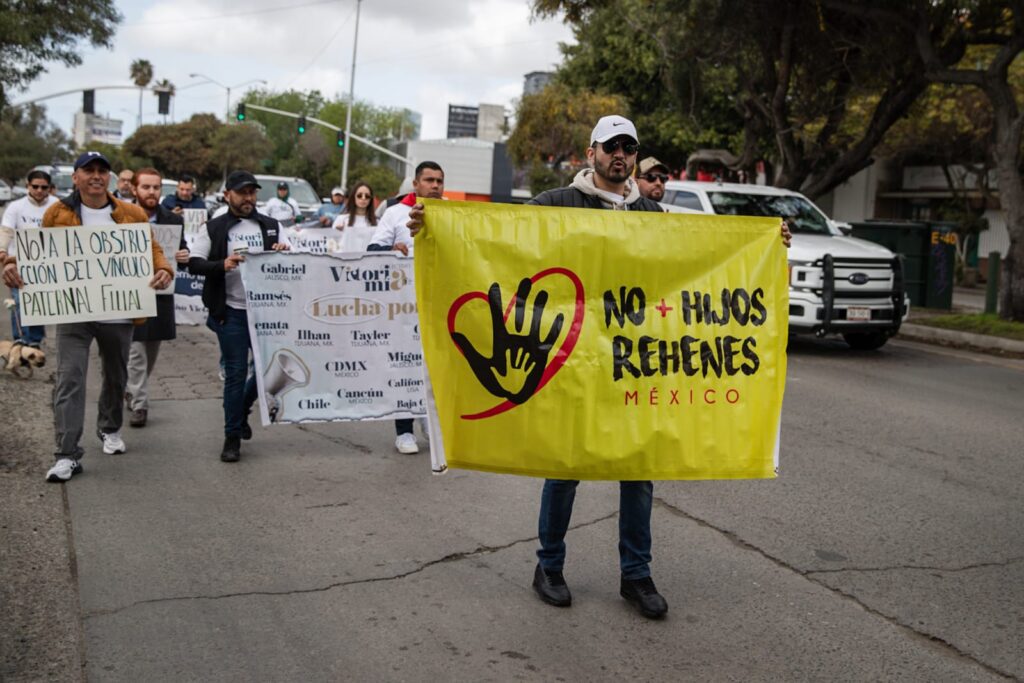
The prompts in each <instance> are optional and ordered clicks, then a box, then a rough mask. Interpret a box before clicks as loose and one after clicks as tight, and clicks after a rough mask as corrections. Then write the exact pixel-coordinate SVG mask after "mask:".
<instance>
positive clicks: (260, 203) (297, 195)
mask: <svg viewBox="0 0 1024 683" xmlns="http://www.w3.org/2000/svg"><path fill="white" fill-rule="evenodd" d="M256 182H258V183H259V184H260V190H259V194H258V195H257V197H256V208H257V209H259V210H260V211H262V210H263V207H264V206H266V203H267V202H268V201H270V199H271V198H272V197H276V196H277V184H278V183H280V182H285V183H288V192H289V193H290V195H291V197H292V198H293V199H294V200H295V201H296V202H298V204H299V210H300V211H301V212H302V219H303V220H309V219H310V218H311V217H312V216H315V215H316V212H317V209H319V208H320V205H321V204H322V202H321V201H320V197H319V196H317V194H316V190H314V189H313V186H312V185H310V184H309V182H308V181H306V180H303V179H302V178H291V177H288V176H283V175H257V176H256ZM217 196H219V197H223V196H224V184H223V183H221V185H220V189H218V190H217ZM299 222H301V221H299Z"/></svg>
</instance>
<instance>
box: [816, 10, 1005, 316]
mask: <svg viewBox="0 0 1024 683" xmlns="http://www.w3.org/2000/svg"><path fill="white" fill-rule="evenodd" d="M822 2H823V4H824V5H825V6H827V7H829V8H831V9H833V10H834V11H838V12H842V13H844V14H845V15H847V16H850V17H854V18H856V19H857V20H859V21H862V22H863V23H864V24H865V25H866V26H868V27H870V28H871V30H874V31H885V32H887V33H889V34H892V35H893V36H896V37H897V38H898V39H899V40H901V41H903V42H904V43H907V44H909V45H911V46H913V49H914V50H915V51H916V53H917V55H918V57H919V59H920V60H921V62H922V64H923V69H922V72H921V77H922V78H924V79H926V80H927V81H928V82H931V83H945V84H949V85H958V86H965V87H971V88H977V89H978V90H980V91H981V92H982V93H984V95H985V97H986V98H987V99H988V102H989V104H990V106H991V111H992V120H993V127H992V137H991V140H990V142H989V145H988V149H987V153H988V155H989V157H990V158H991V159H992V160H993V161H994V165H995V170H996V178H997V182H998V188H999V202H1000V205H1001V206H1002V210H1003V213H1004V215H1005V216H1006V227H1007V230H1008V232H1009V236H1010V248H1009V250H1008V251H1007V254H1006V256H1005V258H1004V260H1003V277H1002V295H1001V297H1000V313H1001V314H1002V315H1003V316H1004V317H1007V318H1011V319H1013V320H1018V321H1024V180H1022V178H1021V162H1022V155H1021V141H1022V136H1024V102H1022V101H1021V99H1020V98H1021V97H1022V93H1021V91H1020V89H1015V88H1014V87H1013V85H1012V84H1011V81H1010V73H1011V66H1012V65H1013V63H1014V62H1015V61H1016V60H1017V59H1018V57H1019V56H1020V54H1021V53H1022V52H1024V0H1002V1H988V2H986V1H984V0H974V1H972V2H964V1H963V0H927V1H926V0H914V1H913V2H903V3H896V4H893V3H889V2H885V1H884V0H867V1H860V2H856V3H854V2H842V1H840V0H822ZM972 45H973V46H984V47H986V48H987V49H988V54H987V55H986V57H985V58H982V57H980V56H979V57H976V58H974V59H965V60H960V59H956V60H953V61H950V60H949V59H948V58H947V57H948V55H949V54H957V53H959V55H961V56H962V55H963V54H964V53H965V52H966V50H967V48H968V47H969V46H972Z"/></svg>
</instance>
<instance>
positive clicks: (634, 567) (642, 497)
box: [537, 479, 654, 580]
mask: <svg viewBox="0 0 1024 683" xmlns="http://www.w3.org/2000/svg"><path fill="white" fill-rule="evenodd" d="M578 485H579V482H578V481H573V480H569V479H547V480H545V481H544V492H543V493H542V494H541V497H540V520H539V523H538V536H539V537H540V550H538V551H537V559H538V560H539V561H540V566H541V567H543V568H544V569H547V570H548V571H555V572H560V571H562V567H563V565H564V564H565V534H566V532H567V531H568V530H569V520H570V518H571V517H572V504H573V501H574V500H575V499H576V487H577V486H578ZM653 502H654V484H652V483H651V482H649V481H620V482H619V568H620V569H621V571H622V578H624V579H630V580H635V579H642V578H645V577H647V576H650V575H651V567H650V563H651V505H652V504H653Z"/></svg>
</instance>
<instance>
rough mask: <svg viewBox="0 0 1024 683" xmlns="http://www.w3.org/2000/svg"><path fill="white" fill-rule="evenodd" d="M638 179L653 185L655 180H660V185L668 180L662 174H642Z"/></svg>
mask: <svg viewBox="0 0 1024 683" xmlns="http://www.w3.org/2000/svg"><path fill="white" fill-rule="evenodd" d="M640 177H641V178H643V179H644V180H646V181H647V182H649V183H653V182H654V181H656V180H660V181H661V182H662V183H664V182H665V181H666V180H668V176H667V175H665V174H664V173H644V174H643V175H642V176H640Z"/></svg>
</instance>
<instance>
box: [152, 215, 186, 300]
mask: <svg viewBox="0 0 1024 683" xmlns="http://www.w3.org/2000/svg"><path fill="white" fill-rule="evenodd" d="M181 230H182V227H181V226H180V225H154V226H153V237H154V239H156V243H157V244H159V245H160V248H161V249H163V250H164V256H166V257H167V260H168V261H169V262H170V263H171V267H172V268H174V276H175V280H177V276H178V270H179V269H178V262H177V261H175V260H174V254H175V252H177V251H178V247H180V246H181ZM174 292H175V287H168V288H167V289H160V290H157V295H162V296H174Z"/></svg>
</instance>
